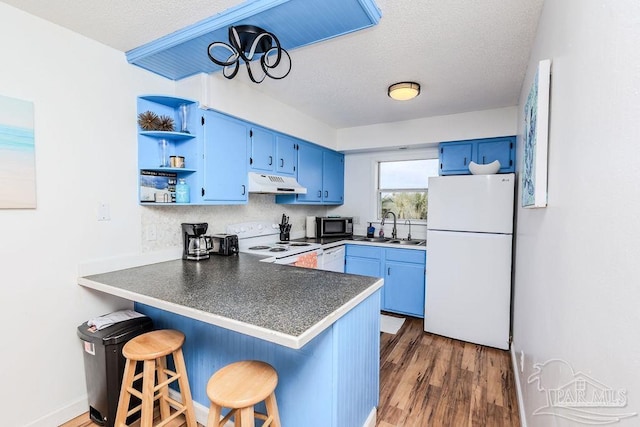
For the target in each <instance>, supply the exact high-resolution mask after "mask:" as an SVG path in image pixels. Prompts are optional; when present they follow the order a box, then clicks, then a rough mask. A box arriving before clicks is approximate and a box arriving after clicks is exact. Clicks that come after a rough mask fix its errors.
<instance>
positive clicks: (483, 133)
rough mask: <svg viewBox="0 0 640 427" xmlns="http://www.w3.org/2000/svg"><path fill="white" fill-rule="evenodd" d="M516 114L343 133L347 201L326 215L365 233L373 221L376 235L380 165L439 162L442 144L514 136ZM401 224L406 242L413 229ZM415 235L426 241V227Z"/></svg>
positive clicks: (440, 119)
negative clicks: (350, 219)
mask: <svg viewBox="0 0 640 427" xmlns="http://www.w3.org/2000/svg"><path fill="white" fill-rule="evenodd" d="M517 112H518V109H517V108H516V107H510V108H501V109H496V110H485V111H476V112H471V113H462V114H452V115H448V116H438V117H428V118H423V119H417V120H407V121H403V122H394V123H382V124H377V125H371V126H360V127H355V128H347V129H339V130H338V149H339V150H340V151H343V152H345V153H346V155H345V189H344V191H345V197H344V199H345V203H344V205H342V206H340V207H335V208H329V209H328V212H329V213H330V214H331V215H345V216H356V217H359V220H360V222H359V224H355V225H354V231H355V233H356V234H366V229H367V226H368V223H369V222H374V226H375V227H376V233H378V231H379V230H380V222H379V221H377V214H376V211H377V201H376V185H377V184H376V183H377V178H376V173H377V163H378V162H380V161H391V160H411V159H437V158H438V150H437V147H438V143H440V142H443V141H456V140H464V139H475V138H485V137H495V136H505V135H515V134H516V133H517V120H516V116H517ZM399 147H406V148H407V149H398V148H399ZM393 148H395V149H393ZM401 223H402V224H400V225H398V235H399V236H400V237H403V238H404V237H406V236H407V233H408V232H409V227H408V226H404V221H401ZM387 224H388V223H387ZM391 228H392V226H391V225H385V230H384V231H385V235H387V236H390V235H391ZM411 236H412V238H416V239H424V238H426V224H424V223H423V224H420V223H418V222H415V224H413V225H412V227H411Z"/></svg>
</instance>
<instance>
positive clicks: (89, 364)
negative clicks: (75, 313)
mask: <svg viewBox="0 0 640 427" xmlns="http://www.w3.org/2000/svg"><path fill="white" fill-rule="evenodd" d="M152 329H153V322H152V320H151V319H150V318H149V317H147V316H143V317H136V318H133V319H128V320H125V321H122V322H118V323H115V324H113V325H111V326H109V327H106V328H104V329H101V330H99V331H94V329H93V328H91V327H89V325H88V324H87V322H85V323H83V324H82V325H80V326H78V336H79V337H80V339H81V340H82V344H83V347H84V373H85V377H86V380H87V394H88V398H89V416H90V417H91V420H92V421H93V422H95V423H97V424H99V425H101V426H107V427H113V423H114V421H115V418H116V410H117V409H118V397H119V395H120V386H121V384H122V375H123V373H124V365H125V358H124V356H123V355H122V347H123V346H124V345H125V344H126V342H127V341H129V340H130V339H132V338H135V337H136V336H138V335H140V334H143V333H145V332H149V331H151V330H152ZM133 403H134V402H132V404H133ZM138 416H139V415H138Z"/></svg>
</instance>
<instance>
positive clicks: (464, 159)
mask: <svg viewBox="0 0 640 427" xmlns="http://www.w3.org/2000/svg"><path fill="white" fill-rule="evenodd" d="M472 156H473V144H472V143H471V142H463V143H453V142H452V143H446V144H440V175H447V174H464V173H469V162H470V161H472V160H473V158H472Z"/></svg>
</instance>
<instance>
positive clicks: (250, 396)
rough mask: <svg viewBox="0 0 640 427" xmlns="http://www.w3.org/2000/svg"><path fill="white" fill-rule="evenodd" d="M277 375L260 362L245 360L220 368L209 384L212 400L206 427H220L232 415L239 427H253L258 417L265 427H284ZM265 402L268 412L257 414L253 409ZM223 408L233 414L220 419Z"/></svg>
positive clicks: (208, 389) (208, 394)
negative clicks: (278, 398)
mask: <svg viewBox="0 0 640 427" xmlns="http://www.w3.org/2000/svg"><path fill="white" fill-rule="evenodd" d="M276 385H278V374H277V373H276V370H275V369H273V367H272V366H271V365H269V364H268V363H265V362H260V361H257V360H243V361H240V362H235V363H232V364H230V365H227V366H225V367H223V368H221V369H220V370H219V371H217V372H216V373H214V374H213V375H212V376H211V378H210V379H209V382H208V383H207V396H208V397H209V400H210V401H211V407H210V409H209V420H208V422H207V427H221V426H224V424H225V423H226V422H227V421H228V420H229V419H230V418H231V417H232V416H233V417H234V422H235V424H234V425H235V426H236V427H254V422H255V421H254V420H255V418H259V419H261V420H264V424H263V425H262V426H263V427H266V426H272V427H281V424H280V415H279V413H278V405H277V403H276V395H275V389H276ZM262 401H264V402H265V405H266V407H267V413H266V414H261V413H259V412H255V411H254V408H253V406H254V405H255V404H256V403H259V402H262ZM222 408H230V409H231V411H230V412H229V413H228V414H227V415H226V416H225V417H224V418H223V419H222V420H221V419H220V416H221V414H222Z"/></svg>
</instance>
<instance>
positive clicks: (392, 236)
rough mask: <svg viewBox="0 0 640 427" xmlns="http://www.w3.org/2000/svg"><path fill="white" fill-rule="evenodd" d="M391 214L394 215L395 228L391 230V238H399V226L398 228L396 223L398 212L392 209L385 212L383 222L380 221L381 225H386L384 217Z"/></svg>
mask: <svg viewBox="0 0 640 427" xmlns="http://www.w3.org/2000/svg"><path fill="white" fill-rule="evenodd" d="M389 214H391V215H393V229H392V230H391V238H392V239H397V238H398V228H397V224H396V214H394V213H393V212H391V211H388V212H387V213H386V214H384V216H383V217H382V222H381V223H380V226H381V227H382V226H384V219H385V218H386V217H388V216H389Z"/></svg>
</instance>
